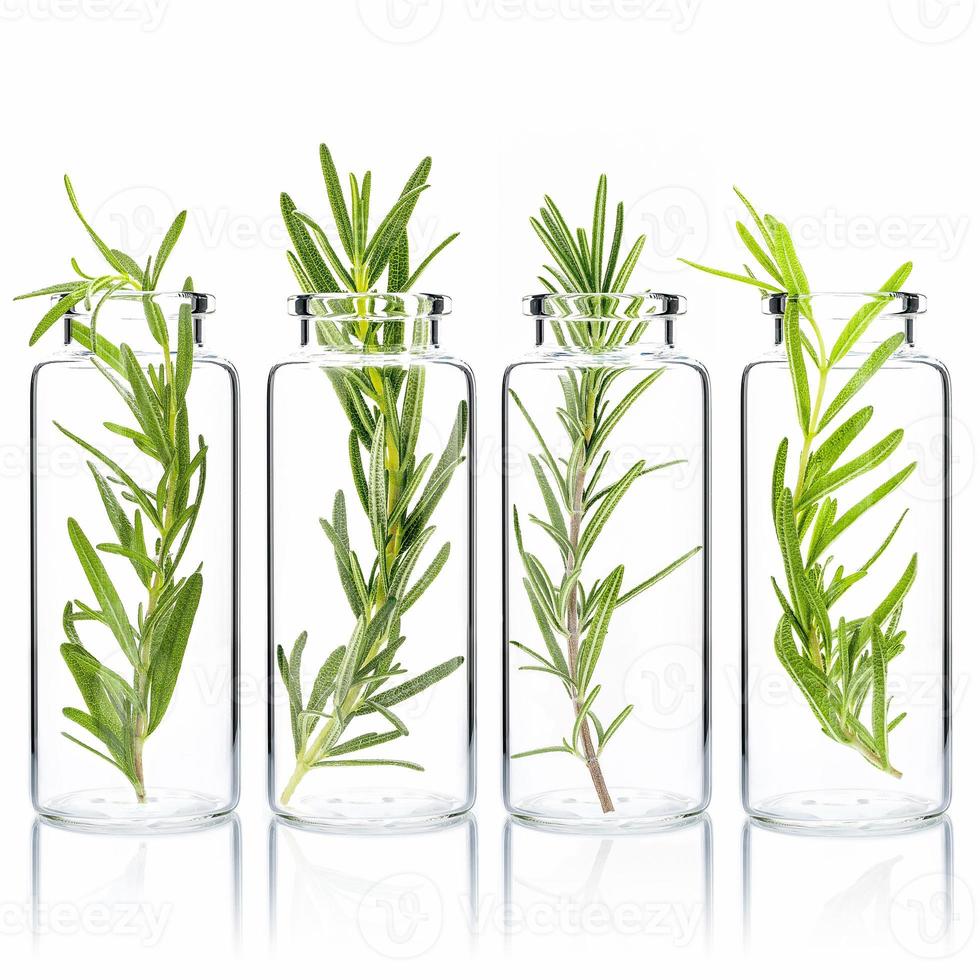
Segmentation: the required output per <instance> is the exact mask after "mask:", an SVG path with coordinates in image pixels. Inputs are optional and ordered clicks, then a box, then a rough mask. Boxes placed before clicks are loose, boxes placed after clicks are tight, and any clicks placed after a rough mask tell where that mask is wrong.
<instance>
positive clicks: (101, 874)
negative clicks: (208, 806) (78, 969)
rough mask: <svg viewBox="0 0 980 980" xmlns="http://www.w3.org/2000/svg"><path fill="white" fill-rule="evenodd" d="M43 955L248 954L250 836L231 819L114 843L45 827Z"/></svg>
mask: <svg viewBox="0 0 980 980" xmlns="http://www.w3.org/2000/svg"><path fill="white" fill-rule="evenodd" d="M31 861H32V863H31V931H32V935H33V940H34V947H35V950H36V951H37V952H39V953H42V954H43V953H46V952H48V951H50V952H52V953H62V954H63V953H70V954H71V955H73V956H74V955H76V954H84V953H86V952H91V949H90V947H91V946H92V945H93V944H102V945H101V946H100V947H99V948H108V944H111V948H112V950H113V951H114V952H118V951H120V950H125V949H126V948H128V947H132V948H133V949H154V950H157V951H159V952H167V951H173V952H179V951H180V950H182V949H187V948H195V947H196V946H198V945H202V944H206V946H207V948H208V949H209V950H211V951H220V950H221V949H222V947H223V946H224V947H226V948H227V950H228V951H229V952H233V951H234V950H235V949H237V947H238V943H239V938H240V932H241V828H240V825H239V822H238V818H237V817H235V816H228V817H224V818H221V819H220V820H216V821H215V822H214V823H212V824H209V825H208V826H207V827H204V828H200V829H194V830H187V831H183V832H178V833H153V834H146V835H138V834H131V833H129V834H107V833H96V832H92V831H85V830H79V829H75V828H72V827H70V826H67V825H65V824H61V823H55V822H52V821H49V820H46V819H44V818H38V819H36V820H35V821H34V825H33V830H32V836H31Z"/></svg>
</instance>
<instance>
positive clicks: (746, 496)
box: [742, 293, 950, 828]
mask: <svg viewBox="0 0 980 980" xmlns="http://www.w3.org/2000/svg"><path fill="white" fill-rule="evenodd" d="M925 309H926V303H925V297H923V296H919V295H916V294H912V293H871V294H846V293H818V294H814V295H812V296H802V297H787V296H785V295H774V296H769V297H767V298H766V299H765V300H764V312H765V313H766V314H767V315H768V316H771V317H772V319H773V326H774V328H775V335H776V344H775V347H774V348H773V349H772V350H771V351H770V352H769V353H768V354H766V355H765V357H763V358H762V359H760V360H758V361H756V362H755V363H753V364H750V365H749V367H748V368H747V369H746V371H745V374H744V379H743V386H742V462H743V470H742V508H743V510H742V560H743V592H742V607H743V608H742V611H743V638H742V712H743V716H742V719H743V747H742V748H743V768H742V796H743V803H744V806H745V809H746V810H747V811H748V813H749V814H751V815H752V816H754V817H758V818H760V819H764V820H770V821H776V822H779V823H785V824H791V825H799V826H803V827H815V828H854V827H862V826H877V825H897V824H903V823H908V822H912V821H916V820H921V819H924V818H927V817H932V816H935V815H936V814H939V813H941V812H942V811H944V810H945V809H946V807H947V806H948V804H949V796H950V759H949V732H950V727H949V723H950V646H949V575H950V566H949V519H950V506H949V503H950V502H949V435H950V407H949V375H948V373H947V371H946V368H945V367H944V366H943V365H942V364H941V363H940V362H939V361H937V360H935V359H933V358H931V357H929V356H927V355H925V354H923V353H922V352H921V351H920V350H919V348H918V347H917V346H916V343H915V336H914V327H915V324H916V321H917V319H918V317H919V316H921V315H922V314H923V313H924V312H925ZM787 348H789V352H788V353H789V356H788V354H787ZM794 351H795V354H794ZM794 357H795V361H794ZM794 363H795V367H794V366H793V365H794ZM820 365H823V367H821V366H820ZM803 370H805V371H806V374H807V380H806V384H805V390H804V391H803V408H802V409H801V407H800V397H799V395H798V389H799V388H800V387H801V386H800V385H798V384H797V382H796V380H795V379H796V378H798V377H800V372H801V371H803ZM801 420H802V421H801ZM804 425H805V428H804ZM806 433H809V434H808V435H807V434H806ZM784 440H788V442H784ZM790 502H791V503H792V506H793V510H792V512H790V511H789V509H788V508H789V503H790ZM790 513H792V517H791V516H790ZM777 531H778V534H777Z"/></svg>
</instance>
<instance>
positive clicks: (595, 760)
mask: <svg viewBox="0 0 980 980" xmlns="http://www.w3.org/2000/svg"><path fill="white" fill-rule="evenodd" d="M685 309H686V302H685V300H684V298H683V297H681V296H673V295H667V294H659V293H641V294H636V295H620V294H574V295H572V294H569V295H550V294H549V295H539V296H531V297H528V298H527V299H526V300H525V313H526V314H527V315H528V316H530V317H532V318H533V320H534V322H535V326H536V331H537V348H536V350H535V351H534V353H533V354H531V355H529V356H528V357H527V358H525V359H523V360H522V361H520V362H518V363H517V364H514V365H512V366H511V367H510V368H508V370H507V372H506V375H505V378H504V395H503V397H504V457H503V460H504V486H503V502H504V596H505V610H504V692H505V695H504V746H503V748H504V762H503V793H504V800H505V805H506V806H507V809H508V810H509V811H510V812H511V813H513V814H515V815H516V816H518V817H521V818H524V819H527V820H531V821H537V822H542V823H548V824H553V825H556V826H564V827H571V828H579V829H583V828H584V829H588V828H594V829H599V830H603V831H606V830H617V829H624V830H628V829H633V828H642V827H646V826H649V825H652V824H657V823H660V822H664V821H669V820H674V819H678V818H681V817H685V816H689V815H691V814H694V813H697V812H699V811H700V810H703V809H704V807H705V806H706V805H707V802H708V796H709V772H708V754H709V752H708V750H709V745H708V736H709V683H708V677H709V616H708V584H709V581H708V567H709V563H708V555H709V548H708V545H709V534H708V531H709V528H708V513H709V512H708V494H709V467H708V459H709V457H708V434H709V387H708V376H707V372H706V371H705V369H704V368H703V367H702V366H701V365H700V364H699V363H698V362H697V361H694V360H692V359H691V358H689V357H687V356H685V355H684V354H682V353H680V352H679V351H678V350H677V349H676V348H675V345H674V328H675V325H676V321H677V319H678V318H679V317H680V316H681V315H682V314H683V313H684V312H685ZM655 333H656V334H657V335H656V336H654V334H655Z"/></svg>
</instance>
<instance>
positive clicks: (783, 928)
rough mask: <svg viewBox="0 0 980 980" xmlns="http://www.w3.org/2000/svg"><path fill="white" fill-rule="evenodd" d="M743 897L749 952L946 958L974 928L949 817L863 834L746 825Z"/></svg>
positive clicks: (746, 941) (743, 835) (757, 824)
mask: <svg viewBox="0 0 980 980" xmlns="http://www.w3.org/2000/svg"><path fill="white" fill-rule="evenodd" d="M742 896H743V899H742V908H743V931H744V938H745V943H746V947H747V948H749V947H751V948H752V949H763V948H764V949H766V950H770V951H771V950H776V949H780V948H786V949H790V948H791V949H796V950H798V949H800V948H807V947H810V948H826V947H845V948H849V949H886V950H887V949H891V950H896V951H899V952H901V951H902V950H904V951H906V952H911V953H915V954H916V955H918V956H923V957H928V958H932V957H942V956H948V955H951V954H952V953H953V952H956V951H957V950H958V948H960V947H961V946H962V944H963V943H965V941H966V938H968V933H969V931H970V930H971V929H972V925H973V910H972V903H971V902H970V899H969V895H968V894H966V893H965V892H964V890H963V888H962V886H961V885H960V883H959V882H958V881H957V878H956V876H955V874H954V871H953V825H952V822H951V821H950V819H949V818H948V817H941V818H939V819H937V820H933V821H930V822H929V823H927V824H923V825H922V826H919V827H916V828H913V829H907V830H905V831H903V832H891V833H883V834H873V833H867V832H864V833H861V834H860V835H858V834H854V835H841V834H836V835H819V834H803V833H791V832H787V831H783V830H779V829H775V828H772V827H769V826H766V825H763V824H761V823H758V822H756V821H753V820H747V821H746V822H745V825H744V827H743V831H742ZM958 902H960V905H961V907H958V906H957V903H958ZM966 905H969V906H970V907H969V908H966ZM964 930H966V935H965V936H964Z"/></svg>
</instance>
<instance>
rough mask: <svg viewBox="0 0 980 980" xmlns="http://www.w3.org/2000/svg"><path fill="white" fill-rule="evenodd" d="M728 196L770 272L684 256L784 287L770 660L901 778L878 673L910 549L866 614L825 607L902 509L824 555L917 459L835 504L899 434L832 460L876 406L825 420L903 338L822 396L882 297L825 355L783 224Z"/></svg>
mask: <svg viewBox="0 0 980 980" xmlns="http://www.w3.org/2000/svg"><path fill="white" fill-rule="evenodd" d="M735 193H736V194H737V195H738V197H739V199H740V200H741V201H742V203H743V205H744V206H745V207H746V209H747V211H748V213H749V215H750V216H751V218H752V221H753V222H754V224H755V227H756V229H757V231H758V234H759V239H757V238H756V237H755V235H754V234H753V233H752V231H750V230H749V228H748V227H746V225H744V224H743V223H742V222H738V224H737V230H738V234H739V237H740V238H741V240H742V242H743V243H744V244H745V246H746V247H747V248H748V250H749V252H750V253H751V255H752V257H753V258H754V259H755V261H756V262H757V263H758V264H759V266H761V267H762V269H763V270H764V272H765V274H766V276H768V279H762V278H759V277H757V276H756V275H755V273H754V272H753V271H752V269H751V268H750V267H749V266H746V267H745V275H742V274H740V273H731V272H724V271H722V270H719V269H713V268H710V267H708V266H703V265H699V264H698V263H695V262H687V264H688V265H690V266H693V267H694V268H696V269H700V270H702V271H704V272H708V273H711V274H712V275H716V276H722V277H724V278H727V279H734V280H736V281H738V282H744V283H748V284H749V285H752V286H755V287H756V288H759V289H761V290H762V292H763V294H768V293H783V292H784V293H786V294H787V299H786V311H785V316H784V318H783V329H784V334H785V340H786V355H787V363H788V367H789V376H790V380H791V384H792V388H793V398H794V402H795V406H796V417H797V422H798V425H799V430H800V437H801V446H800V455H799V464H798V467H797V472H796V475H795V477H793V478H791V481H790V483H789V484H787V473H786V468H787V460H788V458H789V445H790V442H789V439H788V438H784V439H783V440H782V441H781V442H780V444H779V447H778V448H777V450H776V461H775V465H774V469H773V480H772V517H773V525H774V528H775V533H776V540H777V541H778V543H779V550H780V553H781V554H782V558H783V568H782V570H781V573H780V578H781V580H782V585H780V582H779V581H777V579H776V578H775V577H772V586H773V589H774V590H775V593H776V597H777V599H778V600H779V604H780V606H781V608H782V615H781V616H780V618H779V621H778V623H777V626H776V631H775V636H774V645H775V651H776V657H777V658H778V660H779V662H780V663H781V664H782V665H783V667H784V669H785V670H786V672H787V673H788V674H789V676H790V677H791V678H792V679H793V682H794V683H795V684H796V685H797V686H798V687H799V689H800V690H801V691H802V693H803V695H804V697H805V698H806V701H807V703H808V704H809V706H810V708H811V709H812V711H813V713H814V715H815V716H816V718H817V721H818V722H819V724H820V728H821V730H822V731H823V732H824V734H825V735H827V736H829V737H830V738H832V739H834V741H836V742H839V743H840V744H841V745H845V746H847V747H849V748H851V749H854V750H855V751H857V752H859V753H860V754H861V755H862V756H863V757H864V758H865V759H866V760H867V761H868V762H869V763H870V764H871V765H873V766H874V767H875V768H877V769H880V770H882V771H883V772H886V773H888V774H889V775H891V776H895V777H901V775H902V774H901V772H899V770H898V769H896V768H895V767H894V765H893V764H892V761H891V757H890V754H889V750H888V737H889V735H890V733H891V732H892V731H894V729H895V728H896V727H897V726H898V725H899V724H901V722H902V720H903V719H904V718H905V712H902V713H900V714H898V715H896V716H894V717H893V718H889V717H888V711H889V705H890V703H891V699H890V697H889V695H888V670H889V666H890V664H891V662H892V661H893V660H894V659H895V657H897V656H898V655H899V654H901V653H902V652H903V651H904V649H905V638H906V634H905V632H904V631H902V630H900V629H899V621H900V619H901V615H902V603H903V601H904V599H905V597H906V595H907V594H908V592H909V590H910V589H911V588H912V583H913V582H914V580H915V574H916V565H917V556H916V555H915V554H913V555H912V557H911V559H910V560H909V562H908V564H907V566H906V567H905V569H904V571H903V572H902V574H901V575H900V576H899V579H898V581H897V582H895V584H894V585H893V586H892V587H891V588H890V589H889V591H888V592H887V593H886V594H885V596H884V598H883V599H882V600H881V602H879V603H878V604H877V605H876V606H875V607H874V608H873V609H872V610H871V611H869V612H868V613H866V614H865V615H863V616H859V617H852V618H846V617H844V616H838V617H837V621H836V623H835V622H834V619H833V618H832V616H831V610H832V608H833V607H834V605H835V604H836V603H837V602H839V601H840V600H841V599H842V598H843V596H844V595H845V594H846V593H847V592H848V591H849V590H850V588H851V587H852V586H853V585H855V584H856V583H857V582H859V581H861V580H862V579H864V578H865V577H866V576H867V575H868V573H869V572H870V570H871V567H872V566H873V565H874V563H875V562H876V561H877V560H878V559H879V558H880V557H881V555H882V554H883V553H884V551H885V549H886V548H888V546H889V545H890V544H891V542H892V540H893V539H894V537H895V535H896V534H897V533H898V530H899V528H900V527H901V525H902V521H903V520H904V519H905V516H906V514H907V513H908V510H905V511H903V512H902V513H901V514H900V515H899V517H898V519H897V520H896V521H895V523H894V524H893V525H892V526H891V529H890V530H889V531H888V533H887V535H886V536H885V538H884V541H883V543H882V544H881V546H880V547H879V548H878V549H877V550H876V551H875V552H874V553H873V554H872V555H871V556H870V557H869V558H868V559H867V561H865V562H864V564H862V565H860V566H859V567H858V568H856V569H854V570H852V571H849V572H848V571H846V570H845V568H844V566H843V564H841V563H835V562H834V559H833V557H832V556H831V555H829V554H828V553H827V552H828V550H829V548H830V546H831V544H833V542H834V541H836V540H837V538H838V537H840V535H842V534H843V533H844V532H845V531H846V530H847V529H848V528H849V527H850V526H851V525H852V524H853V523H854V522H855V521H857V520H859V519H860V518H861V517H863V516H864V515H865V514H866V513H868V512H869V511H871V510H872V508H874V507H876V506H877V505H878V504H880V503H881V502H882V501H883V500H884V499H885V498H886V497H887V496H888V495H889V494H891V493H892V492H893V491H894V490H896V489H897V488H898V487H899V486H901V485H902V483H904V482H905V480H906V479H908V477H909V476H910V475H911V473H912V471H913V470H914V469H915V465H916V464H915V463H914V462H912V463H909V464H907V465H906V466H904V467H903V468H902V469H900V470H899V471H898V472H897V473H896V474H894V475H893V476H891V477H889V478H888V479H887V480H884V481H883V482H882V483H880V484H879V485H878V486H876V487H875V488H874V489H872V490H871V491H870V492H868V493H866V494H865V495H864V496H863V497H861V498H860V499H859V500H858V501H857V502H856V503H854V504H853V505H852V506H850V507H849V508H848V509H847V510H844V511H843V512H840V508H839V505H838V498H837V496H836V494H837V491H839V490H840V489H842V488H843V487H845V486H848V485H849V484H851V483H852V482H854V481H855V480H858V479H859V478H861V477H863V476H866V475H867V474H869V473H873V472H874V471H876V470H878V468H879V467H880V466H881V465H882V464H883V463H884V462H885V461H886V460H887V459H889V458H890V457H891V456H892V454H893V453H894V452H895V450H896V449H898V447H899V446H900V445H901V443H902V439H903V437H904V432H903V430H902V429H896V430H894V431H893V432H890V433H888V434H887V435H886V436H884V438H882V439H880V440H879V441H878V442H876V443H875V444H874V445H873V446H871V448H870V449H867V450H865V451H864V452H861V453H858V454H857V455H855V456H853V457H851V458H850V459H849V460H848V461H847V462H844V463H841V462H840V460H841V457H842V456H843V455H844V453H845V452H846V451H847V450H848V448H849V447H850V445H851V443H852V442H854V440H855V439H856V438H857V437H858V436H859V435H860V433H861V432H862V431H864V429H865V428H866V427H867V425H868V423H869V422H870V421H871V419H872V417H873V414H874V408H873V407H872V406H871V405H867V406H865V407H863V408H860V409H858V410H857V411H856V412H854V413H853V414H851V415H850V416H849V417H848V418H847V419H846V420H845V421H843V422H837V423H836V424H835V426H834V427H833V428H832V429H828V427H829V425H830V423H831V422H832V421H834V420H836V419H837V417H838V415H839V414H840V412H841V411H842V410H843V409H844V407H845V406H846V405H848V403H850V402H851V400H852V399H853V398H854V396H855V395H856V394H857V393H858V392H859V391H860V390H861V389H863V388H864V386H865V385H866V384H867V383H868V382H869V381H870V380H871V379H872V378H873V377H874V375H875V374H876V372H877V371H878V370H879V369H880V368H881V367H882V365H883V364H885V362H886V361H887V360H888V358H889V357H890V356H891V355H892V354H894V353H895V351H896V350H898V348H899V347H900V346H901V345H902V343H903V342H904V340H905V335H904V333H896V334H894V335H893V336H891V337H889V338H888V339H887V340H884V341H882V342H881V343H880V344H879V345H878V346H877V347H875V349H874V350H872V351H871V353H870V354H868V356H867V357H866V358H865V359H864V361H863V363H862V364H861V365H860V366H859V367H858V368H857V369H856V370H855V371H854V372H853V373H851V374H849V376H848V380H847V381H846V383H844V384H843V385H842V387H841V388H840V390H839V391H838V392H837V394H836V395H834V397H833V398H831V397H830V392H829V390H828V389H829V382H830V377H831V372H832V370H833V368H834V367H835V366H837V365H839V364H841V362H842V360H843V358H844V357H845V355H847V354H848V353H849V352H850V351H851V350H852V349H853V348H854V345H855V344H857V342H858V341H859V340H860V339H861V337H862V336H863V335H864V333H865V331H866V330H867V329H868V327H870V326H871V324H872V323H873V322H874V321H875V319H876V318H877V317H878V316H879V314H880V313H881V312H882V311H883V310H884V309H885V307H886V306H887V305H888V302H889V300H890V298H891V297H890V296H887V295H881V296H875V297H874V298H871V299H870V300H869V301H868V302H866V303H864V304H862V305H861V307H860V308H859V309H858V310H857V311H856V312H855V313H854V315H853V316H852V317H851V319H850V320H849V321H848V322H847V324H846V325H845V326H844V328H843V330H842V331H841V332H840V334H839V336H838V337H837V338H836V339H835V341H834V343H833V345H832V346H831V347H830V350H829V351H828V349H827V340H826V338H825V337H824V333H823V331H822V330H821V328H820V326H819V324H818V323H817V320H816V317H815V315H814V312H813V308H812V303H811V302H810V298H809V294H810V286H809V282H808V280H807V277H806V274H805V272H804V271H803V266H802V264H801V263H800V260H799V256H798V255H797V252H796V248H795V247H794V245H793V241H792V238H791V236H790V233H789V231H788V230H787V228H786V225H785V224H783V223H782V222H781V221H779V220H777V219H776V218H774V217H773V216H772V215H770V214H767V215H765V216H764V217H760V216H759V214H758V212H757V211H756V210H755V208H753V207H752V205H751V204H750V203H749V201H748V200H747V198H746V197H745V196H744V195H743V194H742V193H741V192H740V191H739V190H738V188H736V189H735ZM760 239H761V241H760ZM681 261H685V262H686V261H687V260H681ZM911 272H912V264H911V263H910V262H907V263H905V264H904V265H902V266H900V267H899V268H898V269H897V270H896V271H895V272H894V273H893V274H892V275H891V276H890V277H889V278H888V280H887V281H886V282H885V283H884V285H882V287H881V289H880V290H879V292H880V293H882V294H887V293H892V292H894V291H896V290H899V289H901V287H902V286H903V284H904V283H905V281H906V280H907V279H908V277H909V275H910V274H911ZM769 280H773V281H769ZM825 433H826V434H825ZM821 437H822V438H821ZM875 513H878V511H877V510H876V511H875ZM835 564H836V567H835ZM832 569H833V571H831V570H832ZM869 695H870V704H869ZM865 709H867V710H868V713H869V714H870V718H869V719H868V721H867V723H865V722H863V721H862V720H861V716H862V714H863V713H865Z"/></svg>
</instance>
